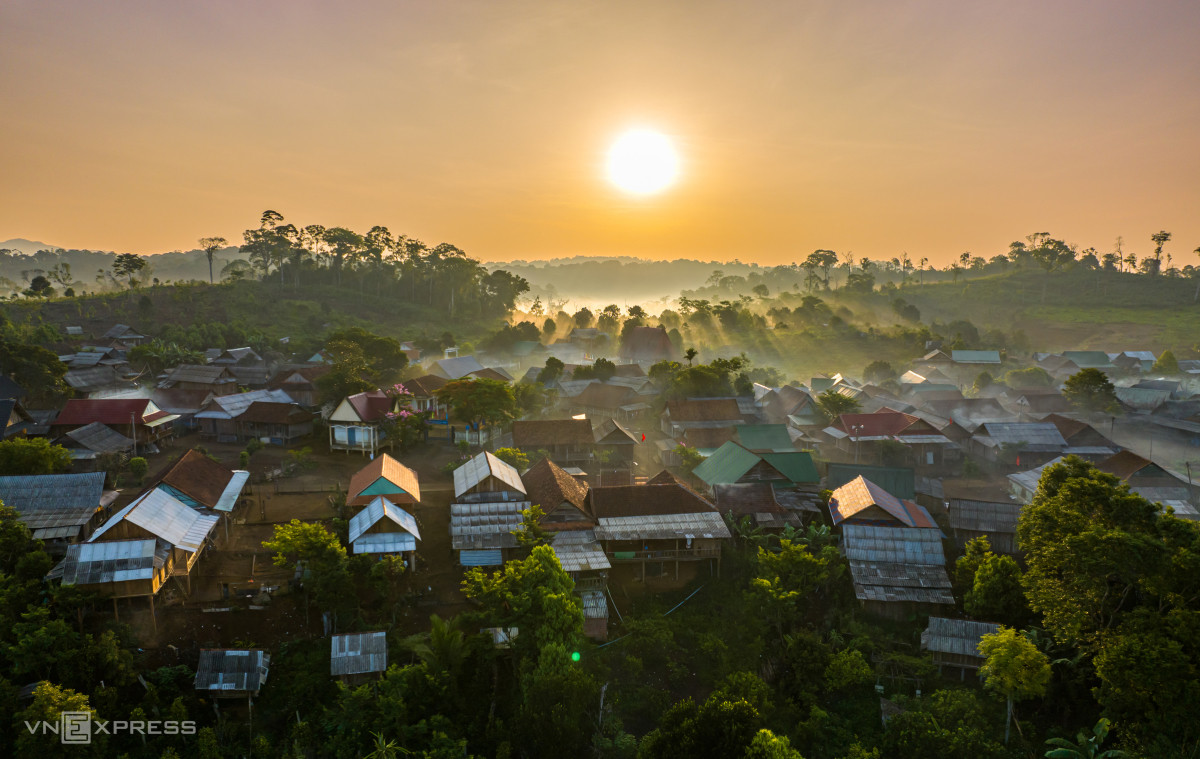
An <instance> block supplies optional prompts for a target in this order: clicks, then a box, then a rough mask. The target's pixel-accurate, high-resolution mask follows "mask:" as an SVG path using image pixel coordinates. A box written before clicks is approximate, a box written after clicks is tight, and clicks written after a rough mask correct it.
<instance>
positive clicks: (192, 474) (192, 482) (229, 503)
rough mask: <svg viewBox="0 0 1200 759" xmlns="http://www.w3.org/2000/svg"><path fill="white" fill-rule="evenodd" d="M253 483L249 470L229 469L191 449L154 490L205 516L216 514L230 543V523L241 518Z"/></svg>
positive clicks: (166, 471)
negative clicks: (241, 503)
mask: <svg viewBox="0 0 1200 759" xmlns="http://www.w3.org/2000/svg"><path fill="white" fill-rule="evenodd" d="M249 481H250V473H249V472H247V471H246V470H244V469H232V470H231V469H226V468H225V467H223V466H221V465H220V464H218V463H217V462H216V461H213V460H212V459H211V458H209V457H208V456H205V455H204V454H203V453H201V452H200V451H197V450H195V449H191V450H189V451H187V452H186V453H184V454H183V455H182V456H180V457H178V458H177V459H175V461H173V462H171V463H170V464H169V465H168V466H167V467H166V468H165V469H164V470H163V471H162V472H161V473H160V474H158V475H157V476H156V477H155V478H154V480H153V481H152V484H151V486H150V487H151V488H154V489H157V490H163V491H165V492H166V493H167V494H168V495H170V496H171V497H172V498H174V499H175V500H177V501H179V502H180V503H183V504H185V505H186V506H189V507H190V508H193V509H196V510H197V511H199V512H200V513H201V514H215V515H216V516H217V517H218V518H220V520H221V525H222V528H223V532H224V535H225V537H226V539H228V537H229V525H230V522H232V521H233V520H234V519H235V518H240V517H238V515H237V508H238V506H239V501H240V499H241V497H242V493H243V492H244V491H245V489H246V484H247V483H248V482H249Z"/></svg>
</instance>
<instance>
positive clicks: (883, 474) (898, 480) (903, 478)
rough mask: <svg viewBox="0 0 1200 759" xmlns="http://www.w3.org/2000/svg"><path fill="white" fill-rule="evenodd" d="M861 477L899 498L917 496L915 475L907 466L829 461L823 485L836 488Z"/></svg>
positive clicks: (908, 498) (906, 498)
mask: <svg viewBox="0 0 1200 759" xmlns="http://www.w3.org/2000/svg"><path fill="white" fill-rule="evenodd" d="M859 477H862V478H863V479H865V480H867V481H868V482H870V483H871V484H873V485H876V486H877V487H881V488H883V489H884V490H885V491H887V492H888V493H891V494H892V495H894V496H895V497H897V498H899V499H901V500H909V501H912V500H915V499H916V497H917V489H916V475H915V473H914V472H913V470H912V469H911V468H909V467H898V466H874V465H870V464H846V463H842V462H837V461H830V462H829V463H828V464H826V471H825V487H827V488H829V489H830V490H837V489H838V488H840V487H841V486H842V485H845V484H846V483H848V482H852V481H853V480H856V479H858V478H859Z"/></svg>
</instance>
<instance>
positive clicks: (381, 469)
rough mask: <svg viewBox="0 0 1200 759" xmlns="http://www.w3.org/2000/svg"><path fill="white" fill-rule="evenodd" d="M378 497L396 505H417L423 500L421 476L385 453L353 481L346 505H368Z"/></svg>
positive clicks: (365, 467) (356, 474) (356, 473)
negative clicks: (382, 497)
mask: <svg viewBox="0 0 1200 759" xmlns="http://www.w3.org/2000/svg"><path fill="white" fill-rule="evenodd" d="M377 496H384V497H386V498H387V499H388V501H390V502H392V503H394V504H400V505H408V504H416V503H419V502H420V500H421V483H420V479H419V478H418V476H417V473H416V472H414V471H413V470H412V469H409V468H408V467H406V466H404V465H403V464H401V463H400V462H399V461H397V460H396V459H394V458H392V457H391V456H389V455H388V454H386V453H384V454H381V455H379V456H377V457H376V458H374V459H372V460H371V462H370V463H369V464H367V465H366V466H364V467H363V468H362V469H360V470H358V471H357V472H355V473H354V476H353V477H351V478H350V488H349V490H347V491H346V505H348V506H366V505H367V504H368V503H370V502H371V501H373V500H374V499H375V498H376V497H377Z"/></svg>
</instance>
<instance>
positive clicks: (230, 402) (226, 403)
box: [196, 390, 295, 419]
mask: <svg viewBox="0 0 1200 759" xmlns="http://www.w3.org/2000/svg"><path fill="white" fill-rule="evenodd" d="M258 402H268V403H289V404H290V403H294V402H295V401H293V400H292V397H291V396H290V395H288V394H287V393H286V392H284V391H283V390H251V391H250V392H248V393H234V394H233V395H220V396H217V397H215V398H213V399H212V400H211V401H209V402H208V403H207V404H205V406H204V410H203V411H201V412H199V413H198V414H196V418H197V419H236V418H238V417H239V416H241V415H242V414H243V413H244V412H245V411H246V409H248V408H250V405H251V404H253V403H258Z"/></svg>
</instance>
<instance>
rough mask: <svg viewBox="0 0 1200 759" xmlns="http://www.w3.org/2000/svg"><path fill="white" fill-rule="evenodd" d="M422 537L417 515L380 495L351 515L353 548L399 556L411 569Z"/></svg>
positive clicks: (414, 564) (365, 551) (378, 555)
mask: <svg viewBox="0 0 1200 759" xmlns="http://www.w3.org/2000/svg"><path fill="white" fill-rule="evenodd" d="M420 539H421V530H420V528H419V527H418V526H417V520H416V517H414V516H413V515H412V514H410V513H408V512H407V511H405V510H404V509H402V508H400V507H399V506H397V505H396V504H394V503H392V502H391V501H389V500H388V499H387V498H385V497H383V496H381V495H379V496H375V498H373V499H372V500H371V501H370V502H369V503H368V504H367V505H366V506H365V507H364V508H363V509H362V510H360V511H359V512H358V513H357V514H355V515H354V516H353V517H351V518H350V532H349V540H350V551H351V553H354V554H356V555H357V554H367V555H369V556H374V557H383V556H400V557H402V558H403V559H404V564H405V566H406V567H408V568H409V569H410V570H412V569H413V568H415V567H416V566H417V564H416V561H417V542H418V541H420Z"/></svg>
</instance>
